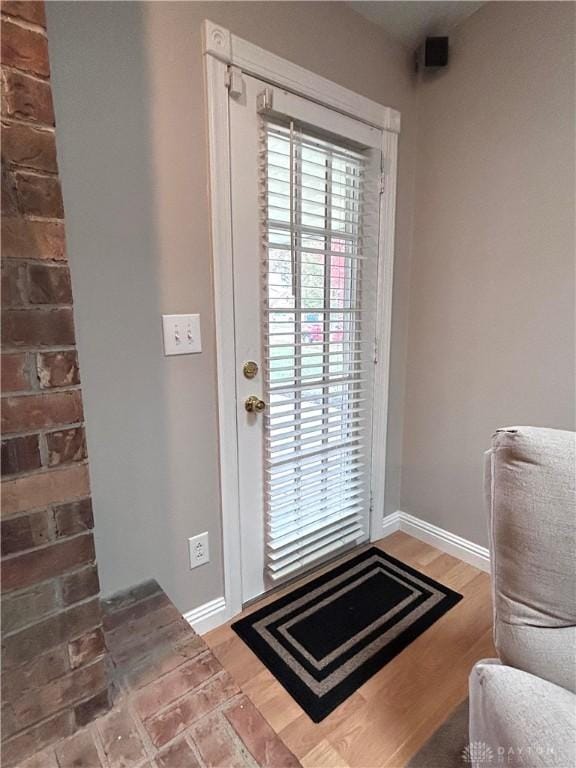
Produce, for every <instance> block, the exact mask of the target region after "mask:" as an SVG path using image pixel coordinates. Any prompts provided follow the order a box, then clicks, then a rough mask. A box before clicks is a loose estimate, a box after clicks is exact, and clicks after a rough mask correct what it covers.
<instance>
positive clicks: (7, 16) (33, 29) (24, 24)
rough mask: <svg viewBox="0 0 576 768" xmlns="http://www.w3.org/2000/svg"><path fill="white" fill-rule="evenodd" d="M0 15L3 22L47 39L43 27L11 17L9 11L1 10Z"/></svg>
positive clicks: (17, 17)
mask: <svg viewBox="0 0 576 768" xmlns="http://www.w3.org/2000/svg"><path fill="white" fill-rule="evenodd" d="M1 15H2V20H3V21H8V22H10V23H11V24H15V25H16V26H17V27H22V29H28V30H30V32H36V33H37V34H39V35H42V36H43V37H46V38H47V37H48V35H47V33H46V29H45V27H43V26H42V25H41V24H34V22H33V21H26V19H21V18H20V17H19V16H13V15H12V14H11V13H10V11H5V10H4V8H2V14H1ZM48 77H49V76H48Z"/></svg>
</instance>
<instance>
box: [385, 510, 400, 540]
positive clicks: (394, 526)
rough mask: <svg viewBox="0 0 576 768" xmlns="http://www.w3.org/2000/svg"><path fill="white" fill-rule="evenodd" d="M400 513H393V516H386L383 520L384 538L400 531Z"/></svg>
mask: <svg viewBox="0 0 576 768" xmlns="http://www.w3.org/2000/svg"><path fill="white" fill-rule="evenodd" d="M400 515H401V513H400V512H392V514H391V515H386V517H385V518H384V520H382V537H383V538H386V536H390V534H391V533H395V532H396V531H399V530H400Z"/></svg>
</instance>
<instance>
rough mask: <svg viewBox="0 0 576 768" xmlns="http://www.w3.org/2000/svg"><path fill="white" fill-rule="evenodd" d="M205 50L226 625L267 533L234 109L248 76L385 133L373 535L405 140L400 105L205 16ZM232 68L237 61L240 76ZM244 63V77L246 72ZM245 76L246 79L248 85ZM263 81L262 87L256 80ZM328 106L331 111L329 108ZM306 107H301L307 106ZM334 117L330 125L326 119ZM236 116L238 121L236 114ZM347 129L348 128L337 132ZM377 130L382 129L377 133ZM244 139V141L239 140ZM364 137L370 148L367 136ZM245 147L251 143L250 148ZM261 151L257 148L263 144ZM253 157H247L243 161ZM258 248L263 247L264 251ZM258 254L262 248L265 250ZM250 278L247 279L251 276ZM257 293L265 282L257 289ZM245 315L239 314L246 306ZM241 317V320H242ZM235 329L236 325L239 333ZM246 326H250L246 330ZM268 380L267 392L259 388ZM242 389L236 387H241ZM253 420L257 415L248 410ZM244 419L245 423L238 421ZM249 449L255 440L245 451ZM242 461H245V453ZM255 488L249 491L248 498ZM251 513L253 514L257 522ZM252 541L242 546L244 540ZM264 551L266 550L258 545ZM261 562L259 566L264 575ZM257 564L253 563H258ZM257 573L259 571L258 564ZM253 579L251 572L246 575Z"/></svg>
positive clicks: (290, 107)
mask: <svg viewBox="0 0 576 768" xmlns="http://www.w3.org/2000/svg"><path fill="white" fill-rule="evenodd" d="M204 53H205V63H206V82H207V96H208V120H209V140H210V199H211V224H212V250H213V274H214V294H215V314H216V342H217V368H218V412H219V437H220V473H221V505H222V520H223V555H224V581H225V585H224V586H225V609H224V610H223V611H221V612H220V614H219V616H218V620H217V621H218V623H222V622H223V621H225V620H226V619H227V618H230V617H232V616H234V615H235V614H236V613H238V612H239V611H240V610H241V607H242V602H243V594H244V596H245V595H246V594H250V591H254V590H256V592H257V591H258V589H259V587H258V586H256V587H254V586H252V587H250V586H249V585H246V586H247V589H243V587H242V562H241V557H240V553H241V551H242V549H243V548H244V549H246V546H250V542H252V543H253V542H254V541H255V540H256V539H257V538H258V537H260V540H261V539H262V533H261V520H260V521H256V520H254V521H253V524H254V526H255V528H253V529H252V530H251V529H250V527H249V525H250V523H248V524H247V525H246V526H243V525H241V518H240V514H241V510H240V498H241V493H240V488H241V485H242V483H243V480H244V479H246V478H250V477H251V478H253V480H251V481H249V483H248V485H250V482H251V483H252V485H253V486H254V487H261V473H262V440H261V432H260V430H253V431H252V432H253V434H252V435H250V432H249V431H248V432H246V434H245V436H244V437H243V438H242V440H243V443H245V445H244V447H243V450H242V451H241V452H240V451H239V435H238V426H239V425H240V428H242V426H243V424H242V422H241V421H240V418H244V416H248V414H245V412H243V411H241V410H240V407H241V406H242V408H243V405H242V403H243V400H244V397H245V396H248V395H251V394H256V395H260V394H262V392H263V389H262V378H261V377H258V378H257V379H255V380H247V379H244V378H243V377H242V374H241V369H239V368H238V363H239V357H238V355H239V353H240V350H237V348H236V338H240V336H242V337H243V338H244V339H249V338H250V335H251V333H250V331H249V330H248V332H244V333H243V332H242V330H241V327H240V326H241V325H245V324H249V325H250V327H251V328H261V318H260V312H259V306H258V302H254V303H253V304H252V303H251V302H249V301H248V302H247V301H246V296H247V295H248V294H249V292H250V291H253V290H254V280H253V277H254V276H253V274H252V281H250V272H251V270H245V272H243V271H242V270H241V269H238V268H237V269H236V283H237V284H236V285H235V284H234V258H236V253H234V257H233V245H234V246H235V244H236V238H237V236H238V234H237V233H235V232H234V228H235V226H236V227H237V226H238V225H239V222H242V224H241V226H242V227H243V229H244V231H245V236H248V237H253V238H254V242H255V243H259V232H258V207H257V206H256V205H254V200H253V199H252V198H251V195H250V194H248V193H247V194H246V195H244V196H241V195H240V196H239V195H236V196H235V198H234V199H233V196H232V188H233V187H232V175H231V168H232V164H233V163H237V164H238V165H237V170H236V172H239V171H240V169H241V173H242V174H246V175H245V178H246V179H247V188H248V187H249V188H250V189H256V188H257V182H258V180H257V166H256V164H255V163H253V162H250V161H249V159H248V156H250V157H252V156H253V155H252V153H251V152H248V151H245V150H246V146H247V145H246V143H245V141H248V142H250V141H253V142H257V135H253V136H252V137H251V138H249V137H247V136H245V137H244V138H242V139H241V140H240V139H235V138H234V135H233V134H234V132H231V130H230V120H231V113H233V110H234V109H235V107H236V106H240V105H241V104H242V100H243V99H245V98H246V95H247V93H246V91H245V85H244V84H245V82H246V81H247V80H248V78H247V77H246V76H247V75H254V76H256V77H260V78H262V79H263V80H264V81H265V82H266V83H268V84H276V85H278V86H280V89H278V88H276V89H275V91H274V96H275V101H274V109H275V111H276V110H278V111H281V112H283V113H284V114H290V113H292V114H293V116H294V117H295V118H297V117H298V114H294V113H295V112H296V113H297V112H298V103H299V101H300V102H301V101H302V99H300V100H299V99H298V98H297V97H296V94H297V95H300V96H301V97H304V98H305V99H306V100H307V101H306V102H305V108H306V117H307V122H309V123H312V124H313V125H316V126H317V127H319V128H325V129H327V130H330V131H331V132H332V133H336V134H343V135H346V130H345V128H343V127H342V126H345V125H346V124H350V123H351V122H352V121H350V117H354V120H353V122H354V125H355V126H356V129H357V130H358V131H359V135H362V136H364V137H366V136H368V137H371V138H370V140H371V141H373V140H374V136H375V135H377V136H378V143H379V144H380V146H381V151H382V158H383V159H382V162H383V168H384V175H383V179H382V184H383V194H382V195H381V198H380V211H379V220H380V237H379V252H378V262H379V263H378V276H377V289H378V300H377V316H376V345H375V354H376V360H377V365H376V366H375V370H374V388H375V392H377V395H378V396H377V397H376V399H375V407H374V412H373V429H372V435H373V441H372V477H373V482H372V488H371V500H372V504H371V506H372V509H373V513H372V519H371V524H370V525H371V528H370V538H371V539H375V538H380V536H381V529H382V514H383V499H384V487H385V448H386V413H387V393H388V365H389V346H390V321H391V291H392V267H393V247H394V211H395V187H396V156H397V138H398V132H399V128H400V118H399V114H398V113H397V112H395V111H394V110H392V109H389V108H386V107H382V106H381V105H379V104H376V103H375V102H372V101H370V100H368V99H365V98H364V97H362V96H359V95H357V94H355V93H353V92H351V91H349V90H347V89H345V88H342V87H340V86H338V85H336V84H334V83H332V82H330V81H329V80H326V79H324V78H322V77H319V76H317V75H314V74H313V73H310V72H307V71H306V70H304V69H302V68H300V67H298V66H297V65H294V64H292V63H290V62H287V61H285V60H283V59H280V58H279V57H276V56H274V55H273V54H269V53H268V52H266V51H264V50H262V49H260V48H258V47H257V46H254V45H252V44H250V43H248V42H246V41H244V40H241V39H240V38H237V37H236V36H234V35H232V34H231V33H230V32H228V31H227V30H225V29H223V28H221V27H218V26H217V25H214V24H212V23H211V22H205V27H204ZM230 67H234V70H233V75H234V76H233V77H231V75H230ZM236 68H240V69H241V71H242V74H243V75H245V77H242V76H241V73H240V72H239V71H238V69H236ZM243 81H244V82H243ZM230 83H231V84H232V92H233V98H229V92H228V87H229V85H230ZM256 87H259V86H258V84H256ZM324 105H325V106H327V107H330V108H331V111H330V112H327V110H326V109H325V106H324ZM300 106H301V105H300ZM327 114H328V116H329V123H330V124H329V125H324V124H323V122H322V121H323V120H325V119H326V115H327ZM232 120H234V118H233V117H232ZM338 128H340V130H338ZM374 129H376V130H374ZM239 140H240V141H241V146H239V145H238V141H239ZM361 143H364V144H368V142H366V141H363V142H361ZM242 147H244V148H245V150H244V152H242ZM253 149H257V148H256V147H255V146H254V147H253ZM243 155H245V157H243ZM256 250H257V251H258V250H259V249H258V248H256ZM257 258H258V259H259V258H260V254H257ZM244 280H245V281H246V283H245V282H244ZM250 282H251V283H252V285H251V286H250ZM256 290H259V286H258V287H256ZM240 307H242V312H241V313H239V311H238V310H239V308H240ZM239 314H241V315H242V318H240V319H239ZM235 325H238V329H237V335H236V333H235ZM246 327H248V326H246ZM250 344H251V342H249V343H248V345H246V344H245V345H244V348H243V349H242V350H241V355H240V357H244V356H245V355H247V354H248V353H252V352H253V355H252V354H250V355H248V357H247V359H253V360H256V361H258V362H260V360H261V345H260V339H259V338H257V337H254V342H253V347H252V348H250ZM258 383H260V389H259V388H258V386H257V384H258ZM236 387H238V393H237V391H236ZM249 418H258V417H257V416H250V417H249ZM237 419H238V421H237ZM246 446H249V448H248V449H246ZM242 457H244V458H242ZM251 493H252V491H246V489H244V496H245V497H247V498H248V497H249V496H250V494H251ZM246 494H248V496H247V495H246ZM249 519H250V518H249ZM242 537H244V547H243V546H242ZM260 551H262V547H260ZM260 566H261V563H258V564H257V569H258V570H259V571H260V572H261V570H262V569H261V567H260ZM253 570H254V569H253ZM254 572H256V571H255V570H254ZM245 578H246V577H245Z"/></svg>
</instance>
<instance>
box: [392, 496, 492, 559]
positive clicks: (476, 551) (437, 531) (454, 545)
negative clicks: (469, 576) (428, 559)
mask: <svg viewBox="0 0 576 768" xmlns="http://www.w3.org/2000/svg"><path fill="white" fill-rule="evenodd" d="M382 528H383V536H384V537H386V536H390V534H391V533H394V531H404V533H408V534H410V536H414V538H416V539H420V541H425V542H426V543H427V544H431V545H432V546H433V547H436V548H437V549H440V550H441V551H442V552H446V553H447V554H448V555H453V556H454V557H457V558H459V559H460V560H463V561H464V562H465V563H469V564H470V565H473V566H474V567H475V568H479V569H480V570H481V571H486V572H490V552H489V550H488V549H487V548H486V547H481V546H480V545H479V544H475V543H474V542H473V541H469V540H468V539H463V538H462V536H458V535H456V534H455V533H451V532H450V531H446V530H445V529H444V528H439V527H438V526H437V525H433V524H432V523H428V522H426V520H421V519H420V518H418V517H414V515H409V514H408V513H407V512H402V511H400V510H398V511H397V512H394V513H393V514H391V515H388V516H387V517H385V518H384V520H383V521H382Z"/></svg>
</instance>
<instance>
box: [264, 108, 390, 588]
mask: <svg viewBox="0 0 576 768" xmlns="http://www.w3.org/2000/svg"><path fill="white" fill-rule="evenodd" d="M261 131H262V133H261V156H260V169H261V170H260V180H261V193H262V194H261V213H262V236H263V243H264V249H263V252H264V265H263V271H264V303H263V306H264V312H263V322H264V329H263V330H264V369H265V370H264V372H265V397H266V400H267V402H268V409H267V412H266V415H265V429H264V441H265V444H264V464H265V477H264V494H265V499H264V501H265V505H264V506H265V557H266V572H267V575H268V576H269V577H270V578H271V579H272V580H278V579H282V578H284V577H287V576H289V575H291V574H294V573H295V572H296V571H298V570H300V569H301V568H303V567H305V566H308V565H309V564H310V563H312V562H314V561H315V560H317V559H320V558H322V557H325V556H326V555H328V554H330V553H331V552H333V551H335V550H337V549H339V548H341V547H343V546H345V545H347V544H353V543H354V542H357V541H359V540H360V539H362V538H365V537H366V534H367V520H368V505H369V475H368V473H369V463H370V462H369V452H370V425H371V392H372V389H371V379H372V372H371V368H372V365H373V357H372V350H373V341H374V334H373V324H372V316H373V301H372V294H373V292H374V293H375V282H376V280H375V265H376V253H375V251H376V248H375V240H373V239H372V238H375V236H376V233H375V232H371V231H370V229H369V227H368V226H367V221H368V220H370V216H368V215H367V213H369V212H370V211H372V213H373V212H374V211H376V210H377V209H376V198H377V190H376V177H375V173H374V170H373V165H374V164H373V162H372V163H371V162H370V157H369V155H368V154H367V153H363V152H362V151H360V150H357V149H352V148H350V147H347V146H346V145H345V143H344V142H343V143H342V145H340V144H339V143H337V142H333V141H332V140H327V139H325V138H319V137H317V136H315V135H313V134H311V133H310V134H309V133H308V132H307V131H305V130H303V129H301V128H298V126H296V125H295V124H294V123H289V124H279V123H275V122H272V121H269V120H267V119H262V122H261ZM375 229H376V228H375Z"/></svg>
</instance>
